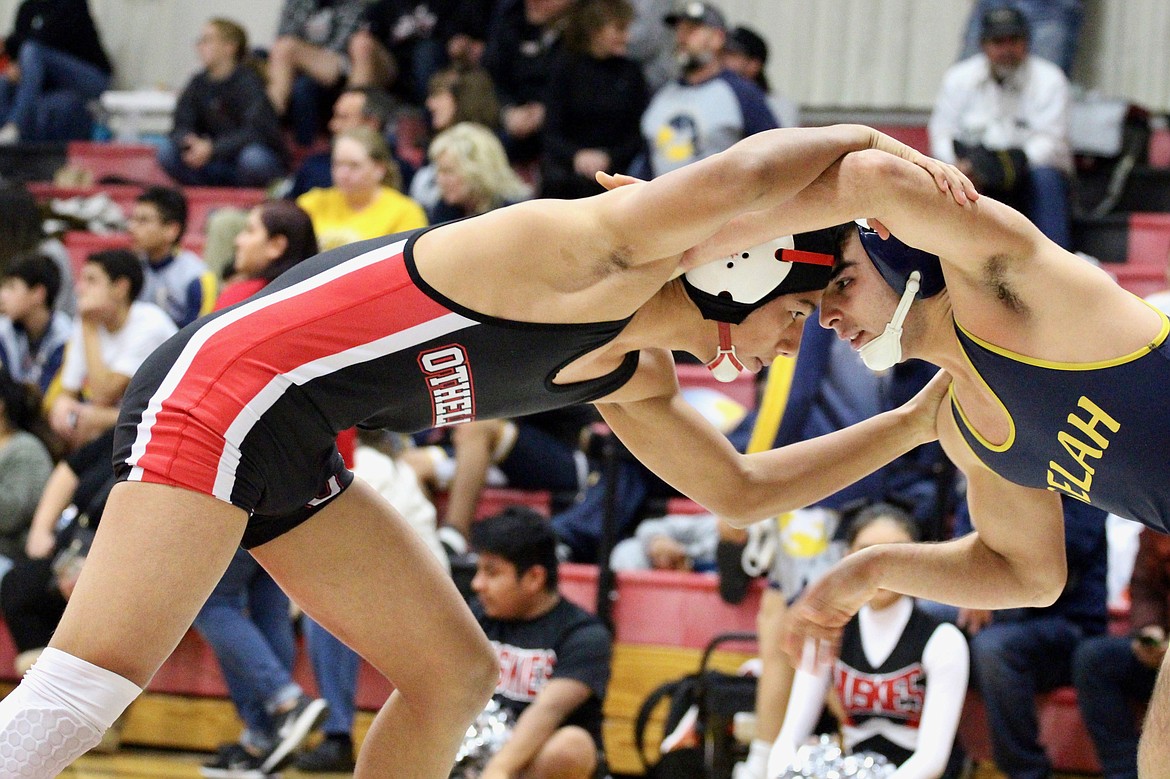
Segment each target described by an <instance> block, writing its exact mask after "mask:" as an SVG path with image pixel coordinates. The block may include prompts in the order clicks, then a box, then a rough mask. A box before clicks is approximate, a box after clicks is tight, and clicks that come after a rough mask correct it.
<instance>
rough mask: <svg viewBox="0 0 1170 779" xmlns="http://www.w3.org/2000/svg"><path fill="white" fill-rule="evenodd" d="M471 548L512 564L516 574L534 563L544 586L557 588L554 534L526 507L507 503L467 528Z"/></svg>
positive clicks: (544, 521)
mask: <svg viewBox="0 0 1170 779" xmlns="http://www.w3.org/2000/svg"><path fill="white" fill-rule="evenodd" d="M471 546H472V548H473V549H475V551H477V552H480V553H486V554H494V555H497V556H499V557H502V558H504V559H505V560H507V561H508V562H510V563H511V564H512V565H514V566H516V576H517V577H520V576H522V575H524V572H525V571H527V570H528V569H529V568H532V567H534V566H537V565H539V566H543V567H544V570H545V580H544V588H545V590H547V591H549V592H554V591H555V590H556V589H557V537H556V534H555V533H553V530H552V525H550V524H549V521H548V520H547V519H545V518H544V517H543V516H541V515H540V514H539V513H537V512H536V511H535V510H533V509H530V508H528V507H527V506H508V507H507V508H506V509H504V510H503V511H501V512H500V513H499V514H496V515H495V516H491V517H488V518H487V519H484V520H481V521H480V522H477V523H475V524H474V525H472V527H471Z"/></svg>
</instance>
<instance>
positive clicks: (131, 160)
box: [66, 141, 174, 186]
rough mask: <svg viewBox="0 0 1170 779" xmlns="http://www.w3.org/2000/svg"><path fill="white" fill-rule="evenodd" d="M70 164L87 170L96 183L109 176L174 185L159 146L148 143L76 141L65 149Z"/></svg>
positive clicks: (144, 182) (145, 182) (139, 181)
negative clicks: (161, 161) (161, 159)
mask: <svg viewBox="0 0 1170 779" xmlns="http://www.w3.org/2000/svg"><path fill="white" fill-rule="evenodd" d="M66 159H68V161H69V164H71V165H75V166H77V167H79V168H83V169H85V170H88V171H89V172H90V173H92V174H93V180H94V183H95V184H97V183H101V180H102V179H103V178H106V177H112V176H117V177H118V178H119V179H124V180H126V181H133V182H137V183H140V184H169V185H171V186H173V185H174V182H173V181H172V180H171V177H170V176H168V175H167V174H166V171H164V170H163V169H162V166H161V165H159V164H158V150H157V149H156V148H155V147H154V146H152V145H151V144H149V143H91V142H89V141H74V142H72V143H70V144H69V146H68V148H67V150H66Z"/></svg>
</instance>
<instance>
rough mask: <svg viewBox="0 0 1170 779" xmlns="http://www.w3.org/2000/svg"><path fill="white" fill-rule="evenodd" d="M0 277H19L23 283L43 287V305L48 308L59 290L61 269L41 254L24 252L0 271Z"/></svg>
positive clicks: (30, 286) (55, 298) (55, 299)
mask: <svg viewBox="0 0 1170 779" xmlns="http://www.w3.org/2000/svg"><path fill="white" fill-rule="evenodd" d="M0 278H4V279H9V278H11V279H20V280H21V281H23V282H24V283H25V285H26V286H27V287H28V288H29V289H32V288H33V287H44V288H45V305H46V306H48V307H49V308H52V307H53V304H54V303H55V302H56V301H57V295H58V294H59V293H60V292H61V269H60V268H58V267H57V263H55V262H54V261H53V260H51V259H50V258H48V257H46V256H45V255H43V254H26V255H24V256H23V257H17V258H16V259H15V260H13V262H12V264H11V265H9V266H8V268H6V269H5V270H4V272H3V273H0Z"/></svg>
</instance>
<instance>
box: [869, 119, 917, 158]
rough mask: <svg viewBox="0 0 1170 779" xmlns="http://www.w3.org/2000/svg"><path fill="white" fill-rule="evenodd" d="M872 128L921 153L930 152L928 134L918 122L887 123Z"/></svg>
mask: <svg viewBox="0 0 1170 779" xmlns="http://www.w3.org/2000/svg"><path fill="white" fill-rule="evenodd" d="M874 129H877V130H881V131H882V132H883V133H885V134H886V135H888V136H890V137H891V138H894V139H895V140H899V141H901V142H902V143H904V144H906V145H907V146H909V147H911V148H912V149H917V150H918V151H920V152H922V153H923V154H930V135H929V134H928V133H927V131H926V127H925V126H924V125H920V124H910V125H904V124H889V125H879V126H877V127H875V128H874Z"/></svg>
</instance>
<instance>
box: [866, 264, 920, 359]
mask: <svg viewBox="0 0 1170 779" xmlns="http://www.w3.org/2000/svg"><path fill="white" fill-rule="evenodd" d="M921 278H922V274H921V273H919V272H918V271H913V272H912V273H911V274H910V278H909V279H907V280H906V289H905V291H904V292H902V299H901V300H899V301H898V307H897V308H896V309H895V310H894V316H893V317H892V318H891V319H890V321H889V322H888V323H887V324H886V329H885V330H883V331H882V334H881V335H879V336H878V337H877V338H875V339H873V340H872V341H870V342H869V343H867V344H865V345H864V346H862V347H861V348H860V349H858V350H857V353H858V354H859V355H861V361H862V362H863V363H865V367H867V368H869V369H870V370H871V371H884V370H888V369H890V368H893V367H894V366H895V365H897V364H898V363H900V362H901V361H902V323H903V322H905V321H906V315H907V314H909V313H910V304H911V303H913V302H914V296H915V295H917V294H918V282H919V279H921Z"/></svg>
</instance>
